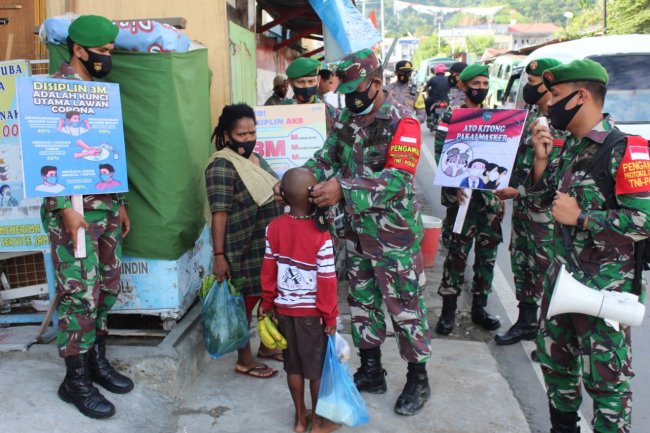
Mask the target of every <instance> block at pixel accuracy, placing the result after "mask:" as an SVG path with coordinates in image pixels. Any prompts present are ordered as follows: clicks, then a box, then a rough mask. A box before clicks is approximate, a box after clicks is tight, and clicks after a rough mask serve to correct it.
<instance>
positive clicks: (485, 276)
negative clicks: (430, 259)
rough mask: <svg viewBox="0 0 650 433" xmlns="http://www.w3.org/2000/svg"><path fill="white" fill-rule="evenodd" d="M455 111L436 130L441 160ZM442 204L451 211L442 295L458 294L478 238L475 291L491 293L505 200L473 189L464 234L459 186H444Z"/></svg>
mask: <svg viewBox="0 0 650 433" xmlns="http://www.w3.org/2000/svg"><path fill="white" fill-rule="evenodd" d="M452 111H453V110H451V109H450V110H447V112H445V114H443V116H442V121H441V123H440V124H439V126H438V129H437V130H436V141H435V154H436V160H437V161H440V155H441V154H442V146H443V144H444V142H445V138H446V137H447V125H449V122H450V121H451V115H452ZM441 202H442V205H443V206H445V207H446V208H447V214H446V216H445V220H444V221H443V226H442V241H443V245H444V246H445V248H447V251H448V252H447V257H446V259H445V262H444V264H443V274H442V281H441V283H440V288H439V289H438V294H439V295H441V296H445V295H458V294H459V293H460V290H461V287H460V286H461V285H462V284H463V281H464V273H465V266H466V264H467V256H468V254H469V252H470V250H471V248H472V242H473V241H474V254H475V260H474V267H473V270H474V284H473V287H472V293H473V294H475V295H488V294H489V293H490V292H491V288H492V279H493V277H494V264H495V260H496V255H497V247H498V245H499V244H500V243H501V241H502V240H503V236H502V233H501V221H502V218H503V211H502V204H501V200H500V199H499V198H498V197H497V196H496V195H494V193H492V192H489V191H479V190H475V191H472V197H471V200H470V202H469V208H468V209H467V216H466V217H465V222H464V224H463V228H462V230H461V233H453V227H454V222H455V221H456V215H457V213H458V200H457V198H456V188H448V187H443V188H442V191H441Z"/></svg>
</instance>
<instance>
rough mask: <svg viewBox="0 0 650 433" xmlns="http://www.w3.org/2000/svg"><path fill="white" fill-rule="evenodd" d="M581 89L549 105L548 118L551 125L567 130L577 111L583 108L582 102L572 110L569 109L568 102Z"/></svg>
mask: <svg viewBox="0 0 650 433" xmlns="http://www.w3.org/2000/svg"><path fill="white" fill-rule="evenodd" d="M578 92H579V90H576V91H575V92H573V93H571V94H570V95H568V96H567V97H565V98H562V99H561V100H559V101H557V102H556V103H555V104H553V105H551V106H550V107H548V120H549V121H550V122H551V126H552V127H553V128H555V129H557V130H560V131H566V129H567V127H568V126H569V123H571V120H572V119H573V118H574V117H575V115H576V113H577V112H578V110H580V108H582V104H580V105H577V104H576V106H575V107H573V108H571V109H570V110H567V109H566V108H565V107H566V104H567V103H568V102H569V101H570V100H571V98H573V97H574V96H575V95H576V94H577V93H578Z"/></svg>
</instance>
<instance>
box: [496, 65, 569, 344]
mask: <svg viewBox="0 0 650 433" xmlns="http://www.w3.org/2000/svg"><path fill="white" fill-rule="evenodd" d="M559 64H560V62H559V61H557V60H555V59H537V60H533V61H531V62H530V63H529V64H528V65H527V66H526V73H527V74H528V83H527V84H526V85H525V86H524V91H523V93H524V101H525V102H526V103H527V104H529V105H531V109H530V112H529V113H528V117H527V118H526V126H525V128H524V135H523V137H522V139H521V142H520V144H519V149H518V150H517V157H516V159H515V165H514V169H513V172H512V177H511V178H510V186H509V187H506V188H504V189H501V190H498V191H496V192H495V194H496V195H497V197H499V198H500V199H502V200H507V199H513V200H512V224H511V225H512V235H511V238H510V263H511V265H512V274H513V276H514V280H515V292H516V297H517V300H518V301H519V317H518V318H517V321H516V322H515V323H514V325H513V326H512V327H511V328H510V329H509V330H508V331H506V332H502V333H499V334H497V335H495V336H494V341H495V342H496V343H497V344H499V345H508V344H515V343H517V342H518V341H520V340H532V339H534V338H535V336H536V335H537V329H538V327H539V326H538V321H537V308H538V305H539V300H540V299H541V298H542V282H543V278H544V274H545V273H546V270H547V269H548V267H549V265H550V254H551V249H552V245H551V244H552V242H553V219H552V217H551V210H550V208H539V207H538V206H537V202H536V201H530V200H528V199H527V197H526V189H525V187H524V182H525V180H526V179H527V178H528V176H529V174H530V170H531V169H532V166H533V156H534V155H533V146H532V143H531V130H530V125H531V124H532V123H533V121H534V120H535V119H537V118H538V117H539V116H540V115H542V116H543V115H546V113H547V107H546V103H547V102H548V100H549V99H550V98H551V94H550V93H549V91H548V90H547V89H546V87H544V83H543V82H542V73H543V72H544V71H545V70H546V69H549V68H552V67H553V66H557V65H559ZM551 131H552V135H553V138H554V141H553V152H552V153H551V155H550V157H549V159H550V160H551V161H552V160H554V159H555V158H557V154H558V152H559V149H561V147H562V144H563V143H564V136H565V132H564V131H558V130H556V129H552V130H551Z"/></svg>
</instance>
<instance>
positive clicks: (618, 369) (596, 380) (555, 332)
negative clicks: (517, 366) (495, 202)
mask: <svg viewBox="0 0 650 433" xmlns="http://www.w3.org/2000/svg"><path fill="white" fill-rule="evenodd" d="M542 77H543V80H544V85H545V86H546V88H547V89H549V91H550V92H551V94H552V96H551V100H550V101H549V103H548V117H549V120H550V124H551V126H553V127H554V128H555V129H560V130H568V131H569V132H570V133H571V135H570V136H569V138H568V139H567V141H566V143H565V144H564V147H563V149H562V151H561V152H560V155H559V157H558V158H557V159H556V160H555V161H553V162H552V163H550V164H549V160H548V154H549V153H550V149H551V148H552V141H553V136H552V135H551V134H550V133H549V131H548V130H547V129H546V128H545V127H544V126H543V125H539V124H538V123H537V122H535V123H534V124H533V138H532V141H533V144H534V148H535V159H534V165H533V173H532V176H531V184H530V186H529V188H528V195H529V196H530V197H534V198H536V199H539V200H540V202H542V203H543V204H545V205H547V206H548V205H550V206H552V207H551V212H552V216H553V220H554V222H555V232H556V236H555V238H554V241H553V260H552V262H551V267H550V268H549V270H548V272H547V278H546V279H545V281H544V293H543V297H542V308H541V316H542V317H543V320H542V322H541V325H540V331H539V334H538V337H537V352H538V356H539V360H540V362H541V364H542V372H543V374H544V379H545V382H546V386H547V394H548V398H549V403H550V413H551V424H552V430H551V431H552V432H557V433H567V432H571V433H573V432H579V431H580V430H579V427H578V420H579V418H578V413H577V412H578V410H579V408H580V403H581V401H582V397H581V392H580V389H581V383H580V382H581V379H582V383H583V384H584V386H585V389H586V390H587V392H588V393H589V395H590V396H591V398H592V399H593V405H594V418H593V427H594V432H597V433H629V432H630V415H631V403H632V393H631V390H630V379H631V378H632V377H633V375H634V373H633V372H632V365H631V363H632V353H631V346H630V345H631V338H630V328H629V327H628V326H624V325H621V326H620V329H615V328H614V327H612V326H610V325H608V324H607V323H606V322H605V320H604V319H602V318H597V317H593V316H588V315H584V314H578V313H566V314H558V315H556V316H553V317H551V318H550V319H547V318H546V314H547V311H548V306H549V301H550V297H551V296H552V295H553V287H554V284H555V281H556V278H557V276H558V274H559V272H560V269H561V266H562V265H564V266H566V267H567V269H568V271H570V272H572V273H573V277H574V278H575V279H576V280H578V281H579V282H580V283H582V284H584V285H586V286H588V287H590V288H592V289H595V290H613V291H617V292H631V291H632V290H633V278H634V267H635V260H634V242H635V241H639V240H643V239H646V238H647V237H648V236H649V235H650V188H649V187H647V186H646V187H643V188H637V189H636V191H634V192H631V191H630V190H629V188H630V186H631V185H630V184H629V183H628V181H627V180H626V179H627V177H626V176H625V175H626V174H627V170H628V166H629V165H630V164H623V161H631V160H632V157H631V155H630V150H629V149H625V146H623V148H620V147H617V148H615V149H614V150H613V151H612V153H611V157H610V162H609V170H610V175H611V176H612V179H614V180H615V181H616V189H617V193H616V195H615V197H614V198H615V200H616V202H617V204H618V207H619V208H618V209H611V208H608V206H607V204H606V197H605V195H604V193H603V191H602V190H601V189H600V188H599V186H598V184H597V183H596V182H595V181H594V178H593V176H592V174H591V173H589V172H588V167H589V165H590V163H591V160H592V158H593V157H594V154H595V153H596V151H597V150H598V148H599V147H600V146H601V145H602V144H603V142H604V140H605V138H606V137H607V135H608V134H609V131H611V130H612V128H614V126H613V123H612V121H611V119H610V118H609V116H606V115H605V116H604V115H603V113H602V107H603V102H604V99H605V93H606V85H607V81H608V76H607V71H605V69H604V68H603V67H602V66H601V65H600V64H598V63H596V62H594V61H592V60H576V61H573V62H571V63H570V64H568V65H560V66H556V67H554V68H551V69H548V70H546V71H545V72H544V74H543V76H542ZM639 151H640V152H643V154H645V155H643V154H642V155H641V158H640V159H646V158H648V153H647V148H643V147H642V148H640V149H639ZM631 165H634V164H631ZM619 171H620V173H618V174H619V175H621V176H620V178H617V172H619ZM563 235H566V238H568V239H566V241H565V236H563ZM641 295H642V296H641V297H640V299H641V301H643V298H644V295H643V293H642V294H641Z"/></svg>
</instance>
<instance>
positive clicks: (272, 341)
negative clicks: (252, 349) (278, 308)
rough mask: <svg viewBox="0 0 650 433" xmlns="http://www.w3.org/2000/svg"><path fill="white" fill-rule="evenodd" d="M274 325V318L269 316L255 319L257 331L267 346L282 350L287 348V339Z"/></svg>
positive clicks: (275, 323)
mask: <svg viewBox="0 0 650 433" xmlns="http://www.w3.org/2000/svg"><path fill="white" fill-rule="evenodd" d="M276 325H277V320H276V319H274V318H271V317H269V316H264V317H260V318H259V319H257V333H258V334H259V335H260V340H261V341H262V344H263V345H264V346H266V347H267V348H269V349H276V348H278V349H282V350H284V349H286V348H287V340H286V338H284V337H283V336H282V334H280V331H278V328H277V326H276Z"/></svg>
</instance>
